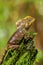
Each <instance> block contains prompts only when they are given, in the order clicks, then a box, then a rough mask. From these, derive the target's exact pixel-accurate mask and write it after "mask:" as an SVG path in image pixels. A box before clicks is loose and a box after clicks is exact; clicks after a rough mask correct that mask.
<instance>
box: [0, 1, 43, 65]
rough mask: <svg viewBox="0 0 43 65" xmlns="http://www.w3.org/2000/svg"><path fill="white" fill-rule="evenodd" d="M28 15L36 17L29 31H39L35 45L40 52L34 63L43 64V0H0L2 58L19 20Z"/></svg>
mask: <svg viewBox="0 0 43 65" xmlns="http://www.w3.org/2000/svg"><path fill="white" fill-rule="evenodd" d="M28 15H29V16H33V17H35V19H36V22H35V23H34V24H33V25H32V26H31V28H30V30H29V31H35V32H38V35H37V36H36V38H35V46H36V48H37V49H38V51H39V52H38V55H37V59H36V62H35V64H34V65H43V0H0V60H1V58H2V55H3V52H4V48H5V47H6V44H7V41H8V40H9V38H10V37H11V35H12V34H13V33H14V32H15V31H16V29H17V28H16V22H17V20H18V19H21V18H23V17H25V16H28Z"/></svg>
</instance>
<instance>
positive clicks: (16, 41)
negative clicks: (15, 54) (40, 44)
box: [0, 16, 35, 63]
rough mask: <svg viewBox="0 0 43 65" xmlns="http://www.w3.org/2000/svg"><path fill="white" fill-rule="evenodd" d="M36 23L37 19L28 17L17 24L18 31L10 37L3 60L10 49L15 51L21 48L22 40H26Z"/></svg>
mask: <svg viewBox="0 0 43 65" xmlns="http://www.w3.org/2000/svg"><path fill="white" fill-rule="evenodd" d="M34 21H35V19H34V18H33V17H31V16H27V17H25V18H23V19H21V20H19V21H18V22H17V23H16V25H17V31H16V32H15V33H14V34H13V35H12V36H11V37H10V39H9V41H8V43H7V46H6V48H5V52H4V54H3V57H2V59H3V58H4V56H5V54H6V52H7V50H8V49H9V48H12V49H13V50H14V49H17V48H18V47H19V45H20V43H21V42H22V40H23V39H24V38H26V37H25V36H26V35H27V31H28V29H29V28H30V26H31V25H32V24H33V22H34ZM26 39H27V38H26ZM1 62H2V60H1ZM1 62H0V63H1Z"/></svg>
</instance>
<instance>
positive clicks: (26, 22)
mask: <svg viewBox="0 0 43 65" xmlns="http://www.w3.org/2000/svg"><path fill="white" fill-rule="evenodd" d="M34 21H35V18H33V17H31V16H26V17H25V18H23V19H20V20H18V22H17V23H16V25H17V28H18V29H19V28H20V27H23V28H26V29H29V27H30V26H31V25H32V24H33V22H34Z"/></svg>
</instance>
